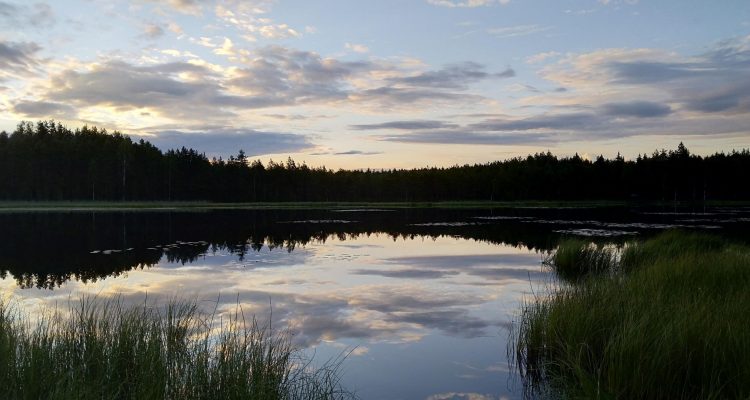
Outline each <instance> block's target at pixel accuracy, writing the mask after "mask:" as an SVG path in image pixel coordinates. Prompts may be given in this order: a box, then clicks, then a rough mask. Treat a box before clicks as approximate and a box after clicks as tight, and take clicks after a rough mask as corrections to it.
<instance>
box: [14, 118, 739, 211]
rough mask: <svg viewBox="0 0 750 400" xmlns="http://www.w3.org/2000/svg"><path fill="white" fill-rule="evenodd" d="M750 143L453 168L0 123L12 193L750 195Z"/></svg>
mask: <svg viewBox="0 0 750 400" xmlns="http://www.w3.org/2000/svg"><path fill="white" fill-rule="evenodd" d="M748 172H750V151H749V150H748V149H742V150H740V151H736V150H732V151H731V152H729V153H724V152H720V153H716V154H713V155H710V156H707V157H701V156H698V155H694V154H690V152H689V151H688V149H687V148H685V146H684V145H683V144H682V143H680V145H679V146H678V147H677V148H676V149H675V150H670V151H667V150H658V151H654V152H653V153H652V154H651V155H646V154H644V155H639V156H638V158H637V159H636V160H625V159H623V158H622V157H620V156H617V157H616V158H614V159H606V158H604V157H602V156H599V157H597V158H596V160H593V161H591V160H586V159H583V158H581V157H580V156H578V155H577V154H576V155H575V156H573V157H557V156H555V155H553V154H551V153H549V152H547V153H538V154H534V155H529V156H527V157H517V158H512V159H509V160H505V161H494V162H490V163H486V164H474V165H463V166H453V167H446V168H437V167H434V168H417V169H409V170H405V169H391V170H369V169H368V170H331V169H327V168H325V167H315V168H311V167H308V166H307V165H305V164H301V165H300V164H297V163H296V162H295V161H294V160H292V159H291V158H289V159H288V160H287V161H286V162H273V161H269V162H267V163H266V164H263V163H262V162H261V161H259V160H254V161H251V160H249V159H248V158H247V157H246V156H245V153H244V152H243V151H242V150H240V151H239V152H238V154H237V155H236V156H231V157H229V159H227V160H223V159H215V158H214V159H209V158H207V157H206V156H205V154H202V153H200V152H199V151H197V150H195V149H186V148H184V147H183V148H181V149H178V150H168V151H166V152H162V151H161V150H159V149H158V148H156V147H155V146H154V145H152V144H151V143H149V142H147V141H144V140H142V139H141V140H139V141H133V140H132V139H131V138H129V137H128V136H125V135H123V134H121V133H119V132H114V133H111V134H110V133H108V132H107V131H106V130H105V129H97V128H96V127H93V128H92V127H88V126H84V127H82V128H77V129H75V130H70V129H68V128H66V127H64V126H63V125H62V124H60V123H56V122H54V121H39V122H37V123H36V124H34V123H31V122H22V123H20V124H19V125H18V127H17V128H16V130H15V131H14V132H13V133H11V134H8V133H7V132H2V133H0V200H29V201H60V200H96V201H121V200H124V201H150V200H161V201H164V200H166V201H188V200H206V201H215V202H264V201H396V202H418V201H430V202H431V201H461V200H505V201H507V200H636V201H638V200H643V201H652V200H657V201H671V200H678V201H703V200H749V199H750V185H748V181H747V174H748Z"/></svg>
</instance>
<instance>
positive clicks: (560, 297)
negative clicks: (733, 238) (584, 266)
mask: <svg viewBox="0 0 750 400" xmlns="http://www.w3.org/2000/svg"><path fill="white" fill-rule="evenodd" d="M610 251H612V252H615V251H617V250H616V249H614V248H613V249H611V250H610ZM613 257H614V256H613ZM617 264H618V265H617V266H616V268H617V271H619V272H618V273H615V274H599V275H594V276H590V277H588V278H586V279H581V280H578V281H576V282H575V283H572V284H561V285H560V286H559V287H558V288H557V289H556V290H553V291H552V292H551V293H550V294H549V295H546V296H543V297H537V298H536V299H534V300H532V301H530V302H529V303H527V304H525V305H524V306H523V309H522V313H521V315H520V321H519V326H518V328H519V329H518V331H517V340H516V342H515V343H514V344H513V345H512V346H514V348H513V351H514V353H515V354H514V356H515V360H516V363H517V366H518V368H519V369H520V372H521V375H522V379H523V381H524V382H523V383H524V388H525V393H526V395H527V397H537V396H549V397H562V398H608V399H610V398H611V399H632V398H640V399H649V398H651V399H655V398H676V399H724V398H750V330H749V329H748V327H750V290H748V288H749V287H750V248H749V247H747V246H745V245H737V244H731V243H728V242H726V241H724V240H723V239H721V238H719V237H716V236H710V235H705V234H697V233H685V232H666V233H663V234H661V235H659V236H657V237H655V238H653V239H649V240H646V241H643V242H635V241H634V242H631V243H628V244H627V245H626V246H625V247H624V249H623V250H622V254H621V256H620V257H619V261H617Z"/></svg>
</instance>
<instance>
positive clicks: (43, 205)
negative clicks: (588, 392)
mask: <svg viewBox="0 0 750 400" xmlns="http://www.w3.org/2000/svg"><path fill="white" fill-rule="evenodd" d="M644 206H645V207H704V206H707V207H719V206H724V207H730V206H736V207H749V206H750V200H749V201H744V200H736V201H729V200H708V201H705V202H689V201H678V202H674V201H650V202H632V201H615V200H610V201H583V200H571V201H545V200H540V201H530V200H519V201H434V202H385V201H384V202H346V201H341V202H322V201H321V202H315V201H313V202H294V201H278V202H270V201H269V202H249V203H221V202H211V201H0V212H9V211H108V210H110V211H129V210H144V211H148V210H153V211H168V210H234V209H236V210H263V209H269V210H270V209H279V210H281V209H300V210H307V209H309V210H313V209H321V210H327V209H328V210H336V209H362V210H366V209H370V208H445V209H458V208H606V207H644ZM700 212H701V211H696V213H700Z"/></svg>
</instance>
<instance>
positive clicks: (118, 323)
mask: <svg viewBox="0 0 750 400" xmlns="http://www.w3.org/2000/svg"><path fill="white" fill-rule="evenodd" d="M216 318H217V317H215V315H209V314H206V313H202V312H201V311H199V308H198V304H197V302H195V301H187V302H185V301H177V300H175V301H171V302H169V303H168V304H167V305H165V306H159V307H156V306H148V305H146V304H143V305H138V306H126V305H125V304H123V302H122V301H121V300H120V299H118V298H115V299H109V300H105V299H97V298H91V297H88V298H82V299H81V300H80V301H78V302H73V303H71V304H70V305H69V306H68V307H66V308H65V309H53V310H46V311H43V312H42V313H41V315H40V316H39V317H37V318H33V320H32V317H30V316H29V315H28V314H26V313H24V312H23V311H21V308H20V307H18V306H17V305H16V304H15V303H13V301H10V300H3V301H0V391H2V398H4V399H343V398H352V397H353V396H352V395H351V394H349V393H347V392H346V391H345V390H343V389H342V388H341V385H340V383H339V371H338V367H339V366H340V362H338V361H336V362H333V363H328V364H326V365H324V366H322V367H320V368H319V369H312V368H311V367H310V363H309V360H306V359H305V358H304V357H303V356H302V355H301V353H300V352H299V351H297V350H296V349H295V348H293V346H292V344H291V340H290V339H291V337H290V335H289V333H288V332H287V331H283V330H282V331H276V330H274V329H272V327H271V326H270V323H269V324H260V323H259V322H258V321H257V320H255V319H254V318H251V319H245V317H244V315H243V314H242V312H241V308H240V307H239V306H238V307H237V309H236V310H235V312H234V313H233V314H232V315H231V316H229V317H228V318H225V319H224V320H223V321H221V320H219V321H216Z"/></svg>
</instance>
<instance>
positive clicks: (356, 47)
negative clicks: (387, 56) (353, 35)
mask: <svg viewBox="0 0 750 400" xmlns="http://www.w3.org/2000/svg"><path fill="white" fill-rule="evenodd" d="M344 47H345V48H346V49H348V50H351V51H353V52H355V53H362V54H363V53H368V52H369V51H370V49H369V48H368V47H367V46H365V45H363V44H356V43H349V42H347V43H346V44H344Z"/></svg>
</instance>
